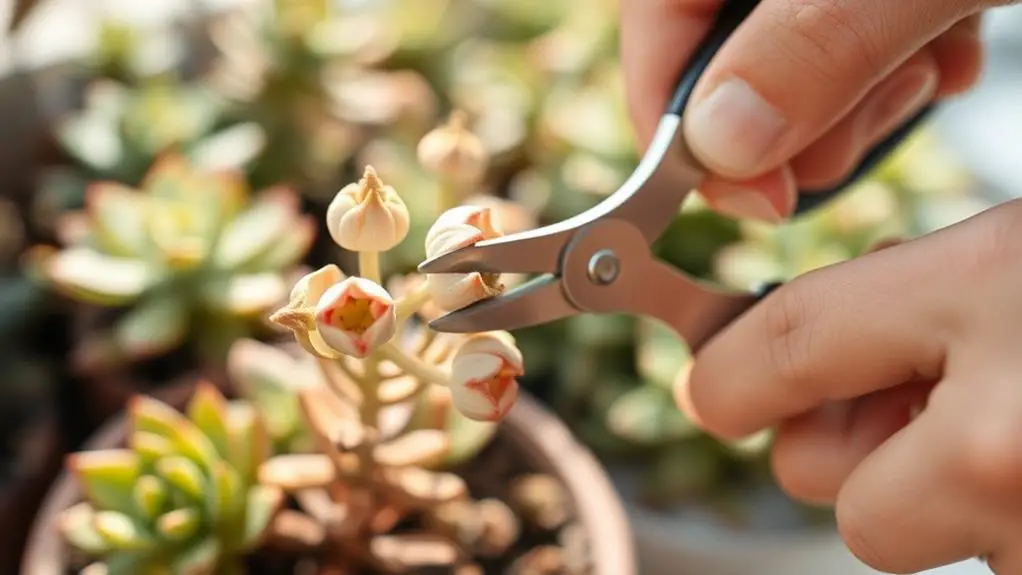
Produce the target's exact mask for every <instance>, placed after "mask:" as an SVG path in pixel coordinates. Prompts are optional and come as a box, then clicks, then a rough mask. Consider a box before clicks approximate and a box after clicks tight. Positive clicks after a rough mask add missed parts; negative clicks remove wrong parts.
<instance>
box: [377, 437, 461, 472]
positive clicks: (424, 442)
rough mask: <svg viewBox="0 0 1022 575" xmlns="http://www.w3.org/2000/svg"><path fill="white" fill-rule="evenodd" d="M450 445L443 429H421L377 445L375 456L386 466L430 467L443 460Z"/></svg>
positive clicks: (378, 461)
mask: <svg viewBox="0 0 1022 575" xmlns="http://www.w3.org/2000/svg"><path fill="white" fill-rule="evenodd" d="M448 445H449V442H448V439H447V434H446V433H444V432H443V431H438V430H433V429H419V430H416V431H412V432H410V433H406V434H404V435H401V436H398V437H397V438H396V439H392V440H390V441H388V442H386V443H381V444H380V445H378V446H376V449H374V450H373V457H374V458H375V459H376V462H377V463H379V464H380V465H383V466H386V467H406V466H409V465H418V466H422V467H428V466H431V465H435V464H437V463H439V462H440V461H442V460H443V458H444V455H446V454H447V449H448Z"/></svg>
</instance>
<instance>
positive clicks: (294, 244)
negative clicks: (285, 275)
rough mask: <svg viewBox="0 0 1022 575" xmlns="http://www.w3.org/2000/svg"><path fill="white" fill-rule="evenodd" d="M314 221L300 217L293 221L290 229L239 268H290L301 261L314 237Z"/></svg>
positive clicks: (270, 269)
mask: <svg viewBox="0 0 1022 575" xmlns="http://www.w3.org/2000/svg"><path fill="white" fill-rule="evenodd" d="M316 232H317V229H316V221H315V220H313V219H312V218H310V217H302V218H301V219H299V220H298V221H296V222H294V223H293V224H292V226H291V230H290V231H288V233H286V234H284V235H283V236H281V237H279V238H277V241H276V242H275V243H274V244H273V245H271V246H270V247H269V248H268V249H267V250H266V251H265V252H263V253H262V254H261V255H259V256H258V257H256V258H255V259H253V260H252V261H250V262H249V263H248V264H247V265H245V266H243V267H242V268H241V269H244V270H245V271H252V272H260V271H276V270H284V269H287V268H290V267H291V266H293V265H295V264H297V263H298V262H300V261H301V259H302V258H303V257H305V254H306V253H308V251H309V248H311V247H312V243H313V241H315V239H316Z"/></svg>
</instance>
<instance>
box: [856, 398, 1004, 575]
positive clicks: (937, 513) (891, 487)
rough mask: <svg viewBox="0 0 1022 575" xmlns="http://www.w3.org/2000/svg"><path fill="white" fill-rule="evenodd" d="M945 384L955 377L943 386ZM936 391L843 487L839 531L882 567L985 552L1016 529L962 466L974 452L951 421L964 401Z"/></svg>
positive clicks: (915, 566)
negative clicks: (950, 401) (948, 398)
mask: <svg viewBox="0 0 1022 575" xmlns="http://www.w3.org/2000/svg"><path fill="white" fill-rule="evenodd" d="M957 383H961V382H957ZM945 385H947V386H950V385H952V383H951V382H949V381H944V382H942V383H941V384H939V386H938V388H940V387H942V386H945ZM936 395H937V392H935V393H934V396H931V401H930V405H929V406H928V407H927V409H926V410H925V411H924V412H923V413H922V414H921V415H920V416H919V417H918V418H916V419H915V420H914V421H913V422H912V423H911V424H910V425H908V426H907V427H905V428H904V429H902V430H901V431H899V432H898V433H896V434H895V435H894V436H893V437H891V438H890V439H889V440H888V441H887V442H885V443H884V444H883V445H881V446H880V447H878V448H877V449H876V450H875V451H873V453H871V454H870V455H869V456H868V457H867V458H866V459H865V460H864V461H863V462H862V463H861V464H860V465H859V467H858V468H856V470H855V471H854V472H853V473H852V474H851V476H850V477H849V478H848V480H847V481H846V482H845V485H844V486H843V487H842V489H841V491H840V493H839V494H838V500H837V505H836V515H837V523H838V530H839V531H840V533H841V536H842V538H843V539H844V541H845V543H846V544H847V545H848V547H849V549H850V550H851V551H852V553H853V554H855V556H856V557H858V558H859V559H860V560H861V561H863V562H864V563H866V564H867V565H869V566H870V567H873V568H874V569H877V570H879V571H883V572H885V573H918V572H920V571H924V570H928V569H932V568H935V567H939V566H942V565H947V564H950V563H954V562H958V561H962V560H965V559H968V558H970V557H976V556H979V555H983V554H985V553H988V552H990V551H991V550H994V549H997V548H998V542H999V541H1001V540H1002V539H1003V534H1004V533H1016V532H1017V528H1018V525H1017V519H1015V520H1012V519H1011V518H1010V516H1011V514H1010V513H1006V512H1004V511H999V510H998V509H997V507H996V504H995V503H994V501H993V500H992V499H991V500H987V501H984V498H985V497H986V496H985V495H983V494H982V493H981V491H982V489H977V487H978V486H979V485H978V484H976V483H974V482H973V481H972V480H971V479H972V478H970V477H968V474H969V473H970V472H965V471H963V470H964V469H965V466H966V465H967V462H968V461H969V459H970V456H969V454H968V452H967V447H966V446H967V443H966V442H964V441H963V437H962V427H961V426H960V425H954V424H953V422H957V421H961V419H962V418H961V413H962V411H961V409H962V406H961V404H959V405H950V406H949V405H948V404H947V403H946V402H938V401H937V400H936V397H935V396H936ZM949 417H950V418H952V419H949ZM1015 440H1016V439H1011V441H1015ZM1006 444H1007V442H1006V441H1002V442H1001V445H1006ZM998 496H999V497H1002V501H1003V493H999V494H998ZM991 504H994V505H991Z"/></svg>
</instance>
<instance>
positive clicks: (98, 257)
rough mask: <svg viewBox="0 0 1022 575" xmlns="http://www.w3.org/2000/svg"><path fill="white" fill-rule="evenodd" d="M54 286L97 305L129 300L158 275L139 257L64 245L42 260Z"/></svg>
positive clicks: (139, 293) (144, 288)
mask: <svg viewBox="0 0 1022 575" xmlns="http://www.w3.org/2000/svg"><path fill="white" fill-rule="evenodd" d="M44 266H45V271H46V274H47V276H48V277H49V279H50V281H52V282H53V283H54V284H55V285H56V286H57V288H59V289H61V290H63V291H65V292H67V293H68V294H69V295H71V296H72V297H76V298H80V299H82V300H84V301H87V302H90V303H96V304H100V305H118V304H125V303H130V302H132V301H134V300H135V299H137V298H138V297H139V296H140V295H142V293H143V292H144V291H145V290H146V289H147V288H149V287H150V286H152V285H153V284H155V283H156V281H157V280H158V279H159V275H158V273H157V272H156V270H154V269H153V268H152V267H150V266H149V265H148V264H146V263H145V262H143V261H141V260H133V259H124V258H116V257H112V256H107V255H104V254H101V253H99V252H96V251H93V250H91V249H88V248H78V247H73V248H68V249H66V250H63V251H60V252H57V253H56V254H54V255H53V257H52V258H50V259H49V260H48V261H46V262H45V264H44Z"/></svg>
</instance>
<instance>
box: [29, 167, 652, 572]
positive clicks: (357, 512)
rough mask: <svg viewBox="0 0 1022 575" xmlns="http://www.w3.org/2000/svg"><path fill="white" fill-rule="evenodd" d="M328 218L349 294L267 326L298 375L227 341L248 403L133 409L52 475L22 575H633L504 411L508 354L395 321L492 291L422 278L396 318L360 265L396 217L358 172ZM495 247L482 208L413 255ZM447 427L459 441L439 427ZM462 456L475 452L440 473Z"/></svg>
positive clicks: (399, 213) (342, 290)
mask: <svg viewBox="0 0 1022 575" xmlns="http://www.w3.org/2000/svg"><path fill="white" fill-rule="evenodd" d="M330 208H331V209H330V210H329V212H328V219H327V228H328V230H329V231H330V235H331V237H332V238H333V239H334V240H335V241H337V242H338V243H339V244H340V245H341V246H342V247H344V248H345V249H348V250H351V251H355V252H357V253H358V255H359V264H360V265H359V272H358V275H352V276H345V275H344V274H343V273H342V272H341V270H340V269H339V268H338V267H337V266H335V265H333V264H330V265H327V266H324V267H321V268H320V269H318V270H316V271H314V272H312V273H311V274H308V275H306V276H305V277H303V278H302V279H301V280H299V281H298V282H297V283H296V284H295V287H294V289H293V291H292V294H291V297H290V300H289V303H288V304H287V305H285V306H284V307H283V308H281V309H279V310H278V311H276V312H275V313H273V314H272V316H271V318H272V320H273V321H274V322H276V323H279V324H281V325H283V326H285V327H287V328H288V329H290V330H291V331H292V332H293V334H294V336H295V340H296V342H297V343H298V344H299V346H300V348H301V349H302V352H303V353H304V354H306V355H305V360H304V363H303V365H305V366H307V367H310V368H314V369H315V370H317V371H311V370H310V371H303V370H301V369H295V367H296V365H297V364H296V363H295V362H302V361H303V360H301V359H299V358H300V357H301V356H299V355H297V354H287V353H286V352H284V350H283V349H282V348H281V349H276V350H275V351H276V352H279V353H278V354H277V355H276V356H274V355H273V354H274V352H271V351H269V349H270V348H265V347H260V344H258V343H255V342H253V341H249V340H243V341H239V342H237V343H235V344H234V346H233V347H232V349H231V354H230V356H231V362H230V363H231V372H232V374H233V375H236V376H237V377H238V378H239V380H244V383H241V384H239V385H238V388H239V389H241V390H244V391H245V392H247V393H248V394H249V395H250V397H252V398H253V399H252V400H251V401H249V400H235V401H232V402H228V401H225V399H224V398H223V396H222V395H221V394H220V393H219V391H217V389H216V388H215V387H214V386H212V385H209V384H200V385H199V386H198V387H197V388H196V390H195V392H194V394H193V395H192V398H191V400H190V402H189V404H188V406H187V408H186V409H185V414H180V413H178V412H176V411H175V410H174V409H172V408H170V407H169V406H167V405H166V404H163V403H161V402H159V401H158V400H154V399H151V398H145V397H137V398H136V399H135V400H133V401H132V403H131V407H130V408H129V410H128V411H129V414H128V417H127V418H119V419H115V420H113V421H111V422H110V423H109V424H108V425H107V426H106V427H105V428H104V429H103V430H102V431H101V432H100V433H99V434H97V435H96V436H95V437H94V438H93V440H92V441H90V442H89V445H88V446H87V447H86V449H85V450H83V451H81V452H79V453H77V454H74V455H72V456H71V457H70V458H69V459H68V472H66V473H65V474H64V476H62V477H61V479H60V480H59V481H58V483H57V484H56V485H55V486H54V488H53V490H52V491H51V492H50V494H49V497H48V499H47V502H46V504H45V505H44V507H43V509H42V511H41V513H40V515H39V518H38V520H37V523H36V525H35V526H34V528H33V531H32V535H31V542H30V545H29V548H28V550H27V552H26V555H25V560H24V563H23V565H22V572H23V573H26V574H28V575H51V574H52V575H57V574H64V573H68V572H72V571H71V570H73V569H81V568H85V569H86V570H92V571H94V572H96V573H117V572H130V573H148V572H152V571H151V570H152V569H157V568H160V569H163V570H164V571H169V572H171V573H190V574H191V573H195V574H198V573H242V572H250V573H268V574H276V573H282V574H283V573H296V572H309V571H308V569H311V570H312V571H311V572H318V573H406V572H432V571H429V569H434V570H439V571H441V572H451V571H452V570H454V572H457V573H459V574H468V573H505V572H508V573H521V574H526V573H555V572H556V573H597V574H604V573H605V574H607V575H611V574H613V575H630V574H632V573H635V570H634V569H635V568H634V565H633V556H632V553H631V543H630V537H629V532H628V526H627V520H626V519H625V516H624V512H623V510H622V508H621V507H620V504H619V502H618V500H617V499H616V495H615V494H614V491H613V489H612V487H611V485H610V482H609V480H608V479H607V478H606V476H605V475H604V474H603V472H602V471H601V470H600V468H599V466H598V465H597V464H596V463H595V460H594V459H592V458H591V456H590V455H589V454H588V452H587V451H586V450H585V449H583V448H582V447H581V446H580V445H579V444H577V443H576V442H575V441H574V440H573V439H572V438H571V436H570V434H569V433H568V431H567V430H566V428H564V427H563V426H562V425H561V424H560V423H559V422H558V421H557V420H556V419H555V418H553V417H552V415H550V414H549V413H548V412H546V411H545V410H544V409H542V408H540V407H539V406H538V404H535V403H533V402H532V401H530V400H529V399H528V398H527V397H525V396H521V397H520V396H519V394H518V383H517V381H516V379H517V377H519V376H520V375H521V374H522V356H521V353H520V352H519V350H518V349H517V348H516V347H515V344H514V339H513V338H512V337H511V336H510V335H509V334H507V333H503V332H488V333H482V334H472V335H466V336H456V337H455V336H452V337H446V336H440V335H438V334H434V333H432V332H429V331H428V330H427V329H426V328H425V327H424V324H422V323H421V322H420V321H419V320H417V319H416V318H417V317H418V316H420V314H425V315H427V316H428V315H429V314H430V313H431V311H430V310H435V309H437V308H439V309H449V308H453V307H459V306H462V305H467V303H469V302H471V301H475V300H477V299H481V298H484V297H488V296H490V295H493V294H494V293H497V292H498V291H499V290H500V289H501V288H500V287H499V286H500V283H499V278H490V277H482V276H479V275H478V274H470V275H466V276H464V277H429V278H424V281H419V282H406V283H405V284H404V285H405V286H408V287H407V288H406V290H405V291H404V292H403V294H402V295H400V296H398V297H396V298H395V297H393V296H392V295H391V294H390V293H389V292H388V291H387V290H385V289H384V288H383V287H382V286H381V283H382V278H381V277H380V274H379V270H380V262H379V255H380V254H381V253H383V252H386V251H388V250H389V249H391V248H393V247H394V246H395V245H397V244H398V243H400V242H401V241H402V240H403V239H404V237H405V235H406V233H407V227H408V214H407V208H406V207H405V205H404V203H403V201H402V200H401V198H400V196H398V195H397V193H396V191H395V190H394V189H393V188H392V187H390V186H387V185H385V184H384V183H383V181H382V180H381V179H380V177H379V176H378V175H377V174H376V173H375V171H374V170H373V169H372V168H370V167H367V168H366V171H365V173H364V176H363V178H362V179H361V180H360V181H359V182H358V183H355V184H351V185H349V186H346V187H345V188H343V189H342V190H341V192H339V193H338V194H337V196H336V198H335V200H334V201H333V202H332V203H331V207H330ZM499 233H500V230H499V227H498V225H497V222H495V221H494V219H493V212H492V210H491V209H490V208H487V207H478V206H459V207H455V208H452V209H450V210H447V211H445V212H444V213H443V214H442V215H441V216H440V217H439V218H438V220H437V223H436V224H435V225H434V227H433V228H432V229H431V231H430V234H429V239H428V241H427V253H431V254H435V253H438V251H444V250H449V249H454V248H455V247H456V246H458V245H463V244H464V243H465V242H473V241H479V239H481V238H482V237H493V236H494V235H496V234H499ZM253 346H254V347H253ZM281 354H283V355H281ZM282 368H283V370H282ZM292 370H293V371H292ZM285 371H286V372H287V373H285ZM285 375H290V376H297V378H298V379H299V380H301V381H304V382H305V383H295V384H289V383H284V382H283V381H282V380H283V379H284V378H283V377H282V376H285ZM306 377H309V378H311V379H307V380H306V379H305V378H306ZM289 379H291V378H289ZM292 381H294V380H293V379H292ZM275 393H276V394H277V395H276V397H275V399H268V398H269V397H273V394H275ZM516 400H517V401H516ZM255 406H260V407H258V408H257V407H255ZM452 408H453V409H452ZM274 409H276V410H277V411H273V410H274ZM454 409H456V410H457V412H458V413H460V414H461V415H459V416H458V417H460V418H462V422H463V423H464V422H469V421H471V422H473V423H475V424H476V425H475V426H474V427H466V426H464V425H462V426H460V427H458V426H455V425H451V424H450V422H452V421H454V419H455V418H452V417H451V414H452V413H454ZM296 412H297V413H300V421H301V425H300V426H297V425H295V424H294V422H295V417H294V414H295V413H296ZM289 414H290V415H289ZM505 416H506V417H505ZM270 422H273V423H270ZM271 430H272V431H271ZM303 435H304V436H305V438H306V439H307V440H306V441H303V440H302V439H301V437H302V436H303ZM459 436H461V437H460V438H459ZM464 436H474V437H476V438H478V437H480V436H481V437H484V438H488V441H487V440H484V441H482V442H479V441H478V440H477V439H476V440H473V441H475V442H476V443H477V447H475V448H469V449H468V451H463V452H462V454H461V456H460V457H458V458H455V459H452V458H451V457H450V456H451V452H452V446H453V445H455V444H457V443H458V442H459V441H463V440H464ZM271 438H272V439H271ZM483 444H485V445H483ZM72 474H73V476H74V477H72ZM68 543H70V546H69V545H67V544H68ZM69 549H77V550H78V551H79V552H84V556H82V555H81V554H77V553H73V552H70V551H69ZM302 569H305V570H304V571H303V570H302ZM92 571H87V572H92ZM161 572H162V571H161Z"/></svg>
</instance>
